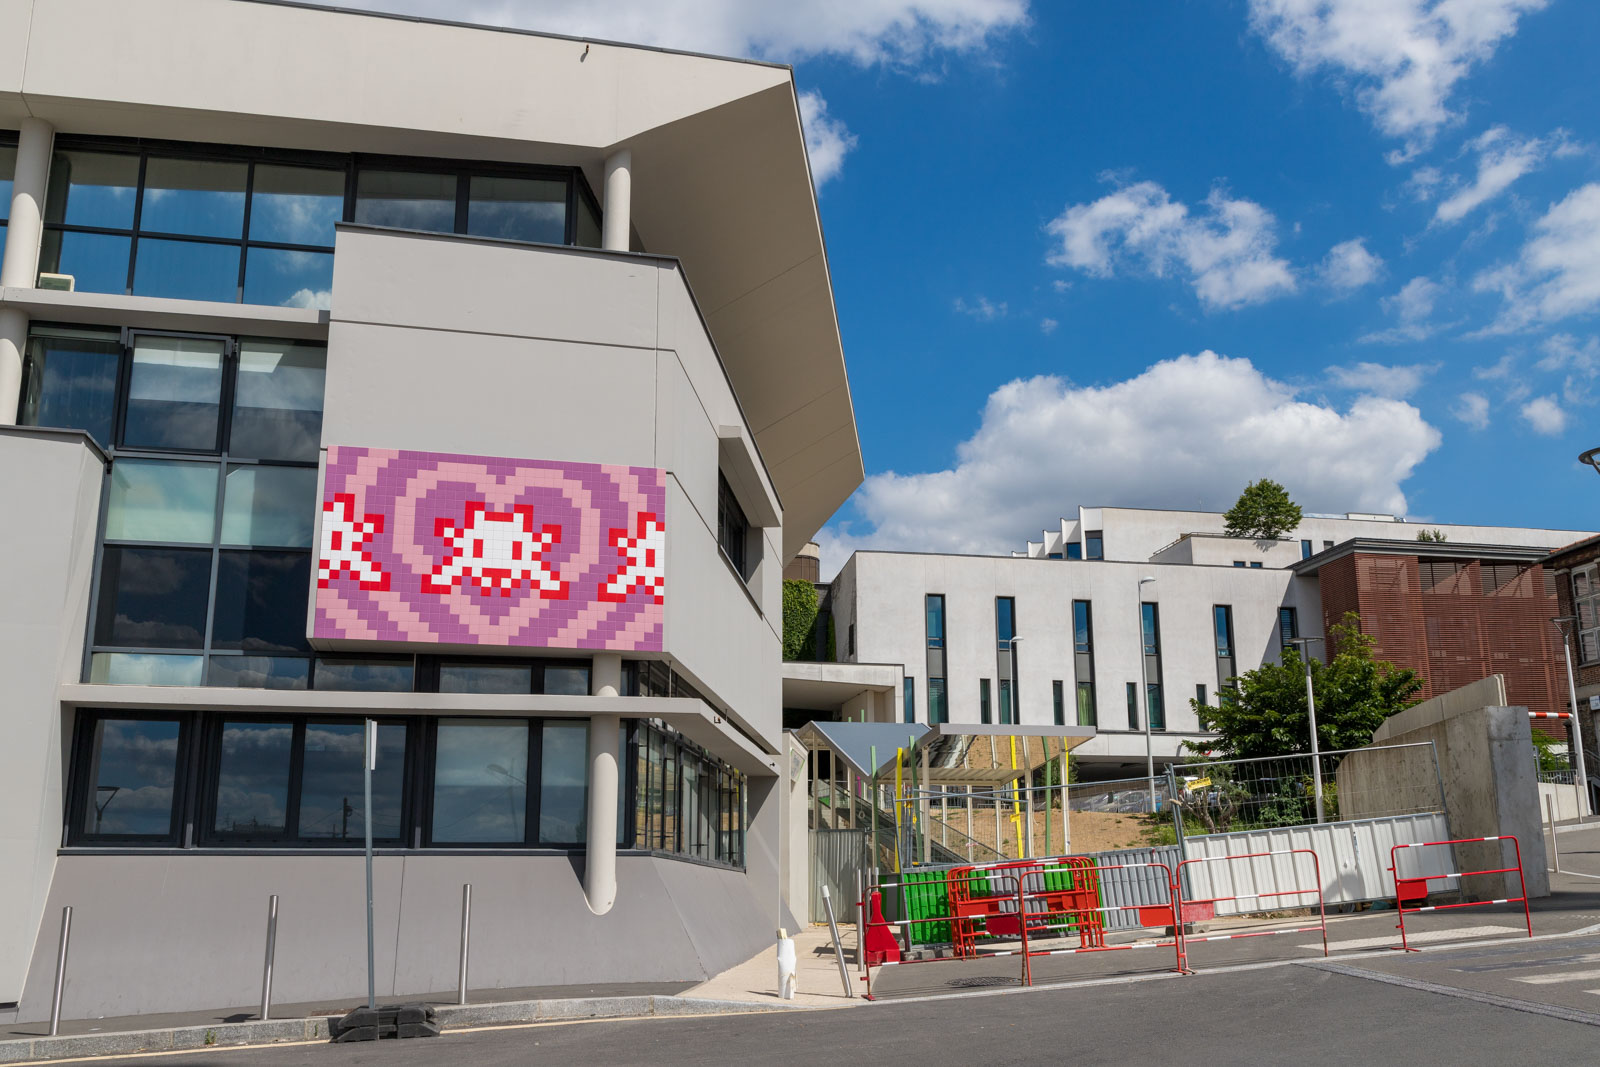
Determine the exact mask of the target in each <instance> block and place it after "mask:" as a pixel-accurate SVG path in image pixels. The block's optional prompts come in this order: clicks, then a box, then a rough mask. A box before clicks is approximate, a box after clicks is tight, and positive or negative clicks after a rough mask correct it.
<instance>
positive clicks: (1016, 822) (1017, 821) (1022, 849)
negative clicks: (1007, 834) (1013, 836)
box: [1011, 734, 1033, 860]
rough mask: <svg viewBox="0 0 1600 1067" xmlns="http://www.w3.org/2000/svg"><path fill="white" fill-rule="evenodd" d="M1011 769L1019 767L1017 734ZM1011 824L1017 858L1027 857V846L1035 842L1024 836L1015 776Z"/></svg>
mask: <svg viewBox="0 0 1600 1067" xmlns="http://www.w3.org/2000/svg"><path fill="white" fill-rule="evenodd" d="M1011 769H1012V770H1016V769H1017V737H1016V735H1015V734H1012V735H1011ZM1011 825H1012V827H1013V828H1014V829H1015V830H1016V832H1017V859H1019V860H1020V859H1026V858H1027V857H1028V853H1029V852H1031V851H1032V848H1031V847H1027V846H1031V845H1032V844H1033V842H1032V841H1029V840H1027V839H1026V838H1024V837H1023V836H1022V805H1021V803H1019V802H1018V800H1017V780H1016V779H1015V778H1013V779H1011ZM1028 829H1029V830H1032V829H1033V827H1031V826H1030V827H1028ZM1030 836H1031V835H1030ZM1025 841H1026V843H1027V844H1026V846H1025V845H1024V842H1025Z"/></svg>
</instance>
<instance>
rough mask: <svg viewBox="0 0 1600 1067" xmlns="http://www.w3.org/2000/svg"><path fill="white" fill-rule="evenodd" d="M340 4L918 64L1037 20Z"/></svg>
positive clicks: (790, 7) (646, 7) (941, 5)
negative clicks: (931, 56) (941, 53)
mask: <svg viewBox="0 0 1600 1067" xmlns="http://www.w3.org/2000/svg"><path fill="white" fill-rule="evenodd" d="M339 6H345V7H364V8H368V9H371V10H381V11H390V12H396V13H400V14H410V15H422V16H425V17H430V18H443V19H452V20H455V21H458V22H479V23H485V24H489V25H496V26H513V27H517V28H519V29H530V30H538V31H541V32H545V33H560V34H568V35H571V36H574V37H598V38H601V39H604V40H611V41H626V42H629V43H632V44H646V45H659V46H661V47H664V48H679V49H684V50H687V51H692V52H709V53H712V54H714V55H727V56H745V57H750V58H759V59H770V60H783V61H793V60H797V59H802V58H804V57H806V56H820V55H836V56H843V57H846V58H848V59H851V60H854V61H855V62H857V63H861V64H873V63H887V64H891V65H900V66H909V65H914V64H917V63H919V62H921V61H923V60H925V59H927V58H928V57H929V56H930V55H932V54H934V53H937V52H964V51H972V50H976V49H981V48H984V47H985V46H987V45H988V44H989V43H990V42H991V41H992V40H993V39H994V38H995V37H997V36H999V35H1001V34H1004V33H1006V32H1008V31H1011V30H1016V29H1019V28H1021V27H1023V26H1025V25H1026V24H1027V22H1028V3H1027V0H851V2H849V3H840V2H838V0H787V2H784V3H776V2H769V0H760V2H747V0H605V2H604V3H597V2H595V0H340V4H339Z"/></svg>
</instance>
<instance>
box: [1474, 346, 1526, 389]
mask: <svg viewBox="0 0 1600 1067" xmlns="http://www.w3.org/2000/svg"><path fill="white" fill-rule="evenodd" d="M1516 365H1517V357H1516V355H1515V354H1514V353H1511V352H1507V353H1506V354H1505V355H1503V356H1501V357H1500V358H1499V359H1497V360H1495V361H1494V362H1493V363H1491V364H1490V365H1489V366H1487V367H1473V368H1472V376H1473V377H1474V378H1477V379H1478V380H1479V381H1485V382H1498V381H1501V380H1503V379H1505V378H1509V377H1511V371H1512V370H1513V369H1514V368H1515V367H1516Z"/></svg>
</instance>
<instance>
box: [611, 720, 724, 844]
mask: <svg viewBox="0 0 1600 1067" xmlns="http://www.w3.org/2000/svg"><path fill="white" fill-rule="evenodd" d="M635 744H636V745H637V747H638V752H639V758H638V760H637V764H636V765H637V774H638V779H637V782H636V789H637V801H636V804H635V823H634V842H635V844H636V845H637V846H638V847H639V848H644V849H649V850H651V851H657V852H679V853H683V854H686V855H690V856H695V857H697V858H700V859H705V860H714V861H716V862H720V863H726V864H729V865H732V866H735V867H739V866H743V865H744V833H745V804H744V798H745V780H744V776H743V775H741V774H739V773H738V772H737V771H734V770H733V769H732V768H730V767H727V766H726V765H724V764H722V763H721V762H720V761H718V760H716V759H715V758H713V757H712V756H710V755H708V754H706V753H705V752H703V751H702V750H700V749H699V748H698V747H696V746H695V745H693V744H691V743H690V742H688V741H687V740H685V739H684V738H682V737H681V736H680V735H678V734H677V733H674V732H673V731H671V730H670V729H668V728H666V727H663V726H661V725H659V724H657V723H654V722H641V723H639V724H638V729H637V731H636V733H635Z"/></svg>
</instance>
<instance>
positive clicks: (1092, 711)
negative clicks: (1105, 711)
mask: <svg viewBox="0 0 1600 1067" xmlns="http://www.w3.org/2000/svg"><path fill="white" fill-rule="evenodd" d="M1072 667H1073V673H1074V675H1075V676H1076V678H1077V690H1078V725H1079V726H1093V725H1095V723H1096V721H1097V720H1098V712H1097V710H1096V708H1095V696H1094V612H1093V610H1092V606H1091V605H1090V603H1089V601H1087V600H1074V601H1073V602H1072Z"/></svg>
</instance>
